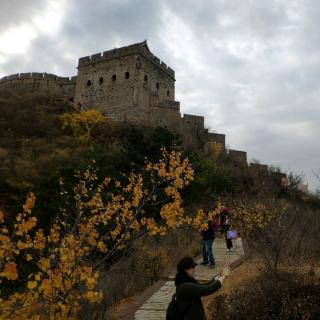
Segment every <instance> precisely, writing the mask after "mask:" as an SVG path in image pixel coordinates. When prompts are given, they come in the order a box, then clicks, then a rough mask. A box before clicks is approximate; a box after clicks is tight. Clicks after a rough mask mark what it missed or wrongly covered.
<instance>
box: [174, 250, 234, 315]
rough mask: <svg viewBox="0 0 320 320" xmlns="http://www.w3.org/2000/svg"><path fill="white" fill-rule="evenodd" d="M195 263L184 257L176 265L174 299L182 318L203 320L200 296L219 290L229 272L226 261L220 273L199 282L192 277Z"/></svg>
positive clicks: (203, 313) (203, 312)
mask: <svg viewBox="0 0 320 320" xmlns="http://www.w3.org/2000/svg"><path fill="white" fill-rule="evenodd" d="M196 265H197V263H195V261H194V260H193V259H192V258H191V257H188V256H187V257H184V258H182V259H181V260H180V262H179V263H178V265H177V274H176V277H175V285H176V301H177V307H178V310H179V313H180V314H181V315H182V316H183V317H182V318H181V319H184V320H205V319H206V315H205V311H204V307H203V304H202V300H201V297H203V296H208V295H210V294H212V293H214V292H216V291H217V290H219V289H220V288H221V286H222V284H223V282H224V280H225V278H226V277H228V275H229V273H230V267H229V265H228V263H227V262H226V263H225V264H224V266H223V269H222V272H221V274H219V275H218V276H217V277H216V278H215V279H212V280H211V281H210V282H208V283H206V284H199V283H198V281H197V280H196V279H195V278H194V274H195V267H196Z"/></svg>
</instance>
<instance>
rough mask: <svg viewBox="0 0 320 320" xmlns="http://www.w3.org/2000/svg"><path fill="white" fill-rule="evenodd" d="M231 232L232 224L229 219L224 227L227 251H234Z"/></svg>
mask: <svg viewBox="0 0 320 320" xmlns="http://www.w3.org/2000/svg"><path fill="white" fill-rule="evenodd" d="M229 231H231V223H230V220H229V218H227V219H226V221H225V225H224V236H225V239H226V245H227V250H228V251H232V250H233V244H232V237H231V236H230V234H229Z"/></svg>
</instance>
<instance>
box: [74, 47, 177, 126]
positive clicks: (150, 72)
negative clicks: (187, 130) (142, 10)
mask: <svg viewBox="0 0 320 320" xmlns="http://www.w3.org/2000/svg"><path fill="white" fill-rule="evenodd" d="M174 82H175V79H174V71H173V70H172V69H171V68H169V67H167V65H166V64H165V63H163V62H161V61H160V60H159V59H158V58H157V57H155V56H154V55H153V54H152V53H151V52H150V50H149V48H148V46H147V44H146V42H142V43H137V44H133V45H130V46H127V47H122V48H119V49H114V50H109V51H105V52H103V53H97V54H94V55H91V56H87V57H83V58H80V59H79V63H78V78H77V84H76V88H75V103H80V104H81V105H82V106H83V107H84V108H91V107H94V108H96V109H98V110H99V111H101V112H103V113H104V114H105V115H106V116H107V117H108V118H109V119H113V120H116V121H127V122H132V123H137V124H145V125H151V126H153V125H155V124H156V125H160V124H161V122H163V123H168V121H169V122H170V120H171V119H172V118H176V119H178V116H180V106H179V103H178V102H176V101H174V95H175V92H174V90H175V87H174Z"/></svg>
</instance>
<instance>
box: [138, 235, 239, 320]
mask: <svg viewBox="0 0 320 320" xmlns="http://www.w3.org/2000/svg"><path fill="white" fill-rule="evenodd" d="M213 252H214V257H215V261H216V267H215V268H213V269H210V268H208V267H206V266H201V265H199V266H197V267H196V275H195V278H196V279H197V280H198V281H199V282H200V283H201V282H207V281H210V280H211V279H212V278H214V277H215V276H216V275H218V274H219V272H220V271H221V268H222V265H223V263H224V262H225V261H228V262H229V264H232V263H234V262H236V261H237V260H239V259H240V258H241V256H242V255H243V254H244V252H243V248H242V247H241V248H236V249H235V250H234V251H232V252H227V249H226V244H225V240H224V239H222V238H217V239H215V241H214V244H213ZM197 262H199V263H200V262H201V259H198V261H197ZM173 280H174V275H171V276H169V277H168V281H167V282H166V283H165V284H164V285H163V286H162V287H161V288H160V289H159V290H158V291H157V292H155V293H154V294H153V295H152V296H151V297H150V298H149V299H148V300H147V301H146V302H145V303H144V304H143V305H142V306H141V307H140V309H139V310H138V311H137V312H136V313H135V315H134V320H155V319H156V320H164V319H165V314H166V310H167V307H168V304H169V302H170V300H171V297H172V295H173V294H174V293H175V291H176V288H175V285H174V281H173Z"/></svg>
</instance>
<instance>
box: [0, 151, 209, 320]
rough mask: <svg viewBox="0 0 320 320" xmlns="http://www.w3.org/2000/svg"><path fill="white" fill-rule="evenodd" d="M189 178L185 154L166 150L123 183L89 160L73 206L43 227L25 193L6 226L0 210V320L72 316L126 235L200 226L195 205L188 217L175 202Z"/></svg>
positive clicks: (90, 296) (97, 295)
mask: <svg viewBox="0 0 320 320" xmlns="http://www.w3.org/2000/svg"><path fill="white" fill-rule="evenodd" d="M193 176H194V172H193V169H192V167H191V164H190V163H189V161H188V159H181V154H180V153H179V152H175V151H173V152H171V153H167V152H166V150H163V157H162V159H161V160H160V161H159V162H157V163H151V162H146V164H145V167H144V169H143V170H141V171H132V172H131V173H130V174H129V175H128V176H125V177H124V178H123V181H114V180H112V179H110V178H108V177H106V178H105V179H103V180H102V181H99V177H98V174H97V170H96V169H94V167H93V166H90V167H89V168H88V169H87V170H86V171H85V172H83V173H81V172H77V177H78V183H77V185H76V186H75V188H74V195H72V196H73V197H74V199H75V208H74V210H68V209H66V208H61V211H60V212H59V213H58V214H57V217H56V218H55V220H54V221H53V223H52V225H51V228H50V230H49V231H45V230H43V229H41V228H37V218H36V217H35V216H33V214H32V209H33V207H34V205H35V201H36V197H35V195H34V194H32V193H30V194H29V196H28V198H27V201H26V203H25V205H24V206H23V212H22V213H19V214H17V216H16V219H15V222H14V224H13V225H7V224H6V222H5V220H4V216H3V215H1V216H0V281H1V284H2V287H1V291H0V294H1V296H0V297H1V298H0V299H1V300H0V319H48V318H50V319H51V318H52V319H76V318H77V314H78V312H79V310H80V308H81V301H83V300H86V301H89V302H90V303H97V302H99V301H101V299H102V293H101V291H100V290H99V274H100V273H99V268H100V267H101V266H102V265H108V264H110V261H111V259H112V258H113V257H114V255H115V254H116V253H117V252H118V251H119V250H123V249H124V248H126V247H127V245H128V243H130V241H131V240H132V239H135V238H137V237H140V236H141V235H144V234H149V235H165V234H166V233H167V232H168V230H170V229H175V228H178V227H181V226H183V225H189V226H193V227H194V228H196V229H198V230H201V229H203V228H206V225H207V220H208V216H206V215H205V214H204V212H203V211H202V210H199V211H198V212H197V213H196V214H194V215H190V214H186V212H185V211H184V209H183V207H182V199H181V194H180V191H181V190H182V189H183V188H184V187H185V186H187V185H188V184H189V183H190V181H192V180H193ZM61 185H62V186H63V181H62V182H61ZM62 193H63V192H62Z"/></svg>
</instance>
